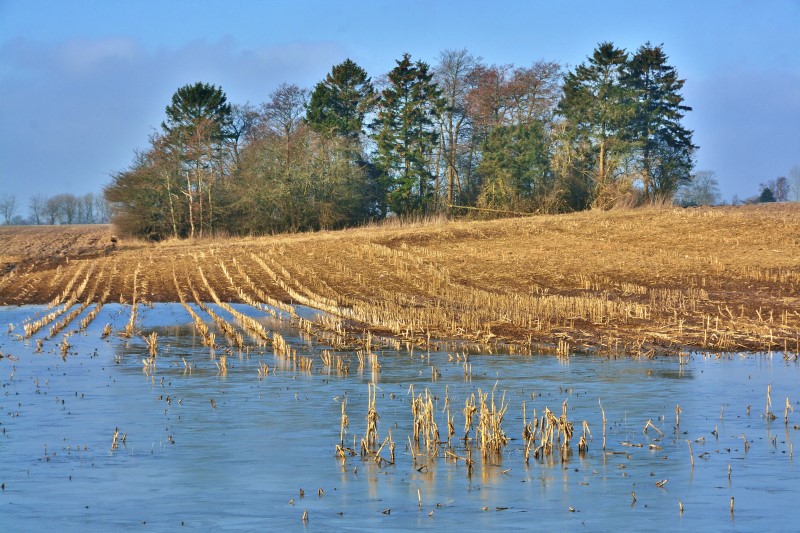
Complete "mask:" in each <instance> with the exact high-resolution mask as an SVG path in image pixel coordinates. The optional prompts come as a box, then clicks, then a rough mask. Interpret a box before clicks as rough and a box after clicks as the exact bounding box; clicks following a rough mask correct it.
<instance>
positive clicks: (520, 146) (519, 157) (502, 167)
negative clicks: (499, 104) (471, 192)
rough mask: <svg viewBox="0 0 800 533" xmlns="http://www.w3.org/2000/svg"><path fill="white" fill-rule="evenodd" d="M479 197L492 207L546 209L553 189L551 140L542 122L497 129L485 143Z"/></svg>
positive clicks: (482, 203)
mask: <svg viewBox="0 0 800 533" xmlns="http://www.w3.org/2000/svg"><path fill="white" fill-rule="evenodd" d="M482 155H483V159H482V160H481V163H480V165H479V166H478V173H479V174H480V176H481V178H482V179H483V190H482V193H481V196H480V198H479V202H480V204H481V205H482V206H484V207H488V208H492V209H512V210H516V211H531V210H533V209H541V208H545V207H546V204H547V203H548V200H549V195H550V192H551V190H552V173H551V172H550V163H549V162H550V154H549V140H548V139H547V137H546V135H545V129H544V125H543V124H542V123H541V122H538V121H531V122H530V123H528V124H518V125H516V126H500V127H497V128H495V129H494V130H493V131H492V133H490V134H489V137H488V138H487V139H486V141H485V142H484V143H483V146H482Z"/></svg>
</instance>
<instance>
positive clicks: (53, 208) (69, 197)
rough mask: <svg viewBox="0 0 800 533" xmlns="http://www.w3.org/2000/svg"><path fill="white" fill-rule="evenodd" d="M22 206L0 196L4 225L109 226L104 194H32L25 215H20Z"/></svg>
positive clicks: (109, 210) (11, 196) (109, 206)
mask: <svg viewBox="0 0 800 533" xmlns="http://www.w3.org/2000/svg"><path fill="white" fill-rule="evenodd" d="M21 207H22V206H21V205H20V204H19V203H18V202H17V197H16V196H14V195H9V194H3V195H2V196H0V217H2V219H3V223H4V224H6V225H11V224H13V225H40V224H49V225H55V224H108V223H109V221H110V219H111V205H110V204H109V203H108V202H107V201H106V199H105V197H104V196H103V195H96V194H92V193H87V194H84V195H82V196H76V195H74V194H70V193H64V194H56V195H54V196H47V195H45V194H34V195H33V196H31V197H30V200H29V202H28V216H27V217H24V216H22V215H21V214H20V208H21Z"/></svg>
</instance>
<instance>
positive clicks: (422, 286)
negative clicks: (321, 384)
mask: <svg viewBox="0 0 800 533" xmlns="http://www.w3.org/2000/svg"><path fill="white" fill-rule="evenodd" d="M112 234H113V232H112V229H111V228H110V227H107V226H100V227H98V226H79V227H22V228H0V243H2V247H0V305H17V304H26V303H38V304H43V303H47V304H49V305H50V306H51V307H52V308H54V309H56V310H55V311H54V313H57V312H58V309H63V310H64V311H66V310H67V309H70V308H73V306H74V305H75V304H80V305H81V306H83V307H82V308H83V309H86V308H87V307H88V306H90V305H93V304H98V303H103V302H106V301H107V302H120V303H127V304H137V305H138V304H147V303H154V302H179V301H183V300H186V301H192V300H193V299H194V300H199V301H201V302H212V301H219V302H242V303H248V304H251V305H258V304H269V305H272V306H273V307H279V304H280V303H281V302H283V303H289V302H294V303H300V304H303V305H307V306H310V307H314V308H317V309H321V310H323V311H326V312H328V313H329V314H330V315H332V316H333V317H336V319H335V320H332V321H331V322H330V323H329V324H328V326H329V327H330V329H334V330H336V329H341V330H345V331H349V332H352V333H361V332H364V331H371V332H373V333H374V334H379V335H386V336H393V337H397V338H402V339H406V340H409V341H413V342H416V343H420V344H422V343H427V342H429V340H430V339H434V338H435V339H453V340H465V341H471V342H479V343H485V344H492V343H496V342H504V343H510V344H511V345H513V346H514V349H515V350H520V351H525V352H527V351H542V350H545V351H547V350H549V351H553V352H556V351H558V352H559V353H562V354H563V353H567V354H568V353H571V352H576V351H597V352H599V353H606V354H611V355H617V354H632V355H637V356H650V355H653V354H655V353H661V352H666V353H677V352H679V351H682V350H719V351H784V352H792V353H797V352H798V351H800V204H773V205H764V204H762V205H757V206H744V207H722V208H698V209H643V210H632V211H611V212H584V213H576V214H570V215H561V216H539V217H532V218H516V219H505V220H496V221H488V222H465V221H454V222H448V221H439V222H431V223H427V224H405V225H401V224H396V225H390V224H389V225H383V226H377V227H370V228H361V229H354V230H348V231H341V232H321V233H316V234H300V235H281V236H273V237H258V238H255V237H253V238H230V239H213V240H199V241H168V242H162V243H145V242H140V241H133V240H126V239H122V240H120V242H119V243H112ZM67 303H69V304H70V305H63V304H67ZM133 307H134V309H133V311H132V313H131V319H130V329H131V331H128V333H129V334H132V333H133V330H135V328H136V316H135V305H134V306H133ZM75 315H76V316H77V313H76V314H75ZM66 318H68V315H63V316H62V315H61V314H59V315H58V316H54V317H52V318H51V319H50V320H49V321H48V322H52V323H54V324H56V325H58V324H60V323H61V322H63V321H64V320H65V319H66ZM44 325H45V324H42V325H40V326H39V327H42V326H44ZM65 325H66V324H65ZM26 327H27V326H26ZM61 327H63V326H61ZM254 327H255V326H254Z"/></svg>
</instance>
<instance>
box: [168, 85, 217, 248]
mask: <svg viewBox="0 0 800 533" xmlns="http://www.w3.org/2000/svg"><path fill="white" fill-rule="evenodd" d="M231 112H232V111H231V105H230V104H229V103H228V101H227V97H226V96H225V93H224V92H223V91H222V88H220V87H216V86H214V85H209V84H207V83H200V82H197V83H195V84H194V85H184V86H183V87H181V88H179V89H178V90H177V91H176V92H175V94H173V95H172V104H171V105H168V106H167V108H166V113H167V120H166V121H164V122H162V123H161V127H162V128H163V130H164V133H165V140H166V142H167V143H168V144H170V145H171V150H172V151H174V152H176V153H178V154H180V160H181V162H182V165H183V168H182V169H181V171H180V172H181V174H182V175H180V176H173V177H172V179H171V180H170V182H169V183H170V187H172V186H173V185H177V184H178V183H182V184H185V186H184V187H183V188H182V190H181V193H182V195H183V196H184V197H185V199H186V202H187V213H188V219H189V220H188V222H189V228H190V229H189V236H190V237H194V236H195V234H196V233H199V235H200V236H201V237H202V236H203V232H204V230H205V229H208V230H211V229H212V228H213V223H214V207H215V206H214V191H213V189H214V184H215V182H216V181H217V180H218V179H219V178H220V177H221V176H222V175H223V173H224V168H225V166H224V161H223V159H224V157H225V155H226V154H225V153H224V149H225V148H226V143H225V141H226V139H227V138H228V137H229V136H230V133H231V121H232V118H231ZM168 194H173V193H172V190H169V191H168Z"/></svg>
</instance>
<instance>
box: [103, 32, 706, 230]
mask: <svg viewBox="0 0 800 533" xmlns="http://www.w3.org/2000/svg"><path fill="white" fill-rule="evenodd" d="M376 79H377V80H378V81H376V82H375V83H373V81H372V78H371V77H370V76H369V74H368V73H367V72H366V71H365V70H364V69H363V68H362V67H360V66H359V65H357V64H356V63H355V62H354V61H352V60H351V59H346V60H344V61H342V62H341V63H339V64H336V65H334V66H333V67H332V68H331V71H330V72H329V73H328V74H327V75H326V76H325V77H324V79H322V80H321V81H319V82H318V83H317V84H315V85H314V87H313V89H312V90H309V89H306V88H304V87H300V86H298V85H296V84H291V83H283V84H280V85H278V86H277V87H276V88H275V89H274V90H273V91H272V92H271V93H269V94H268V95H267V98H266V101H265V102H264V103H262V104H260V105H251V104H249V103H245V104H241V105H232V104H230V103H229V102H228V100H227V96H226V94H225V92H224V91H223V90H222V88H221V87H218V86H215V85H212V84H208V83H202V82H197V83H195V84H192V85H185V86H183V87H180V88H179V89H178V90H177V91H176V92H175V94H174V95H173V96H172V99H171V102H170V103H169V105H167V106H166V108H165V119H164V121H163V123H162V128H161V131H160V132H158V133H156V134H154V135H153V136H152V137H151V139H150V146H149V148H148V149H147V150H144V151H142V152H141V153H139V154H137V156H136V158H135V160H134V162H133V164H132V165H131V166H130V168H128V169H126V170H123V171H120V172H118V173H115V174H114V175H113V177H112V181H111V183H110V184H109V185H108V186H107V187H106V190H105V194H106V198H107V199H108V200H109V201H110V202H111V205H112V208H113V213H114V220H115V221H116V222H117V224H118V225H120V226H122V229H126V230H128V231H129V232H131V233H134V234H138V235H147V236H154V237H158V238H161V237H167V236H174V237H203V236H206V235H209V234H215V233H216V232H219V231H224V232H227V233H234V234H247V233H268V232H275V231H298V230H314V229H320V228H339V227H346V226H349V225H353V224H360V223H363V222H365V221H370V220H376V219H380V218H384V217H387V216H392V215H403V216H405V215H425V214H431V213H437V212H447V213H449V214H452V215H459V214H469V215H473V216H474V215H478V216H481V215H485V216H495V215H496V214H497V213H507V212H515V213H519V212H523V213H532V212H551V213H552V212H563V211H571V210H577V209H586V208H589V207H595V208H603V209H606V208H612V207H614V206H616V205H637V204H643V203H647V202H652V201H659V202H661V201H664V200H668V199H671V198H672V197H673V196H674V195H675V194H676V192H681V194H683V195H684V197H686V191H689V190H690V189H688V188H687V185H688V184H690V183H692V167H693V163H694V161H693V153H694V150H695V149H696V147H695V146H694V145H693V142H692V132H691V131H690V130H688V129H686V128H685V127H684V126H683V124H682V121H683V118H684V116H685V114H686V113H687V112H689V111H690V108H689V107H688V106H686V105H685V104H684V101H683V96H682V95H681V91H682V89H683V85H684V80H683V79H681V78H680V77H679V76H678V73H677V70H676V69H675V67H673V66H671V65H670V64H669V61H668V57H667V55H666V53H665V52H664V49H663V46H662V45H659V46H653V45H651V44H650V43H645V44H644V45H642V46H641V47H640V48H639V49H638V50H637V51H636V52H635V53H634V54H630V53H628V52H627V51H625V50H623V49H620V48H618V47H616V46H615V45H614V44H613V43H610V42H606V43H600V44H599V45H598V46H597V48H596V49H595V50H594V51H593V52H592V54H591V55H589V56H588V57H587V59H586V61H585V62H583V63H582V64H580V65H578V66H576V67H575V68H574V69H571V70H569V71H566V72H565V70H564V68H563V67H562V66H561V65H559V64H558V63H555V62H552V61H545V60H537V61H533V62H531V63H530V64H528V65H525V66H515V65H496V64H493V65H489V64H486V63H484V62H483V60H482V59H481V58H479V57H476V56H474V55H472V54H470V53H469V51H467V50H465V49H461V50H445V51H443V52H442V53H441V54H440V55H439V57H438V58H437V62H436V63H435V64H433V65H432V66H431V65H429V64H428V63H426V62H424V61H421V60H412V58H411V56H410V55H409V54H403V55H402V56H401V57H400V58H399V59H397V60H396V62H395V65H394V67H393V68H392V69H391V70H390V71H389V72H388V73H386V74H385V75H384V76H379V77H378V78H376ZM376 87H377V88H376ZM700 181H702V180H698V178H697V177H695V182H696V183H698V186H699V184H700ZM697 192H698V194H695V195H694V199H693V200H692V201H695V200H700V201H705V200H706V198H701V197H700V196H701V195H699V191H697ZM690 196H691V195H690ZM706 196H707V195H706Z"/></svg>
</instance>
